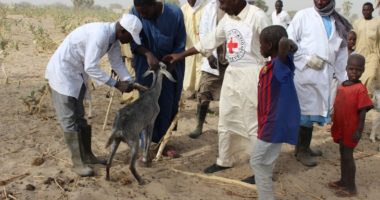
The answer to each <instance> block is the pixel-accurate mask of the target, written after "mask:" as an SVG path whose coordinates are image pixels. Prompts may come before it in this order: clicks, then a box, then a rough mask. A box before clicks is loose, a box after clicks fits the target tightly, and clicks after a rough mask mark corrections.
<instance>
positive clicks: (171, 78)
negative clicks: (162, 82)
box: [161, 69, 177, 83]
mask: <svg viewBox="0 0 380 200" xmlns="http://www.w3.org/2000/svg"><path fill="white" fill-rule="evenodd" d="M161 73H163V74H164V75H165V76H166V78H168V79H169V80H170V81H172V82H174V83H175V82H177V81H176V80H175V79H174V78H173V76H172V74H170V72H168V71H167V70H166V69H161Z"/></svg>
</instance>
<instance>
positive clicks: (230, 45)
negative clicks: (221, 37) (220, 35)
mask: <svg viewBox="0 0 380 200" xmlns="http://www.w3.org/2000/svg"><path fill="white" fill-rule="evenodd" d="M227 48H228V52H229V53H230V54H232V53H234V51H233V49H235V48H238V43H236V42H233V40H232V37H230V41H229V42H228V43H227Z"/></svg>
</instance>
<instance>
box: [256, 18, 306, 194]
mask: <svg viewBox="0 0 380 200" xmlns="http://www.w3.org/2000/svg"><path fill="white" fill-rule="evenodd" d="M287 37H288V35H287V33H286V30H285V29H284V28H283V27H282V26H278V25H277V26H269V27H267V28H265V29H263V31H262V32H261V34H260V45H261V46H260V51H261V54H262V55H263V56H264V57H265V58H268V57H271V58H272V59H271V61H270V62H268V63H267V64H266V65H265V66H264V67H263V68H262V69H261V72H260V75H259V76H260V77H259V85H258V107H257V115H258V125H259V129H258V136H257V138H258V140H257V143H256V145H255V148H254V151H253V153H252V157H251V160H250V163H251V167H252V168H253V170H254V172H255V177H256V179H255V181H256V185H257V191H258V196H259V200H260V199H262V200H271V199H274V195H273V183H272V171H273V167H274V162H275V160H276V159H277V157H278V155H279V154H280V152H281V146H282V143H284V142H285V143H289V144H292V145H295V144H296V143H297V137H298V128H299V123H300V112H301V111H300V106H299V103H298V98H297V93H296V88H295V86H294V82H293V76H294V70H295V66H294V63H293V53H294V52H295V51H296V50H297V45H296V44H295V43H293V41H291V40H289V39H287Z"/></svg>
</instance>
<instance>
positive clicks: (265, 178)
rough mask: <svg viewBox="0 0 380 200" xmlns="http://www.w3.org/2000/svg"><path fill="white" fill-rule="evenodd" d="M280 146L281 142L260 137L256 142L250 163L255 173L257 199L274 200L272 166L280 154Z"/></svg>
mask: <svg viewBox="0 0 380 200" xmlns="http://www.w3.org/2000/svg"><path fill="white" fill-rule="evenodd" d="M281 146H282V143H280V144H274V143H268V142H264V141H262V140H260V139H258V140H257V142H256V145H255V148H254V151H253V153H252V156H251V160H250V163H251V167H252V169H253V171H254V174H255V181H256V186H257V193H258V195H259V198H258V199H259V200H274V193H273V182H272V176H273V168H274V162H275V161H276V159H277V158H278V156H279V155H280V152H281Z"/></svg>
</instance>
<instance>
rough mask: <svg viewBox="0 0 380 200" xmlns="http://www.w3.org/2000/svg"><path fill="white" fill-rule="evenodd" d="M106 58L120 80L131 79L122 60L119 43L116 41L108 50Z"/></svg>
mask: <svg viewBox="0 0 380 200" xmlns="http://www.w3.org/2000/svg"><path fill="white" fill-rule="evenodd" d="M108 60H109V62H110V64H111V68H112V69H113V70H115V72H116V73H117V75H118V76H119V78H120V80H121V81H126V80H130V79H131V75H130V74H129V72H128V70H127V68H126V66H125V63H124V62H123V59H122V55H121V48H120V43H119V42H116V43H115V44H114V45H113V46H112V47H111V49H110V50H109V51H108Z"/></svg>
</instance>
